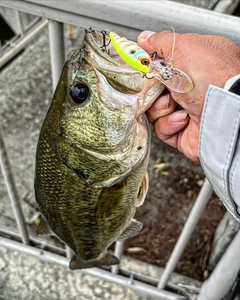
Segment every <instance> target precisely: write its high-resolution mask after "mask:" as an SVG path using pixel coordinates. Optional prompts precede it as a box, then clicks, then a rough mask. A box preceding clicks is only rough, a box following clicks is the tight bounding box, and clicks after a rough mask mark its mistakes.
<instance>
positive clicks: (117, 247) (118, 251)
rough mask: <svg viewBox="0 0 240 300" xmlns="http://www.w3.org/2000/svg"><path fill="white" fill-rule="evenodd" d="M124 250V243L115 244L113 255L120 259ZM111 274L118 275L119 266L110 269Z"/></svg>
mask: <svg viewBox="0 0 240 300" xmlns="http://www.w3.org/2000/svg"><path fill="white" fill-rule="evenodd" d="M123 250H124V241H121V242H118V241H117V242H116V243H115V247H114V254H115V255H116V256H117V257H118V258H119V259H120V258H121V256H122V254H123ZM111 271H112V273H113V274H118V272H119V265H114V266H112V268H111Z"/></svg>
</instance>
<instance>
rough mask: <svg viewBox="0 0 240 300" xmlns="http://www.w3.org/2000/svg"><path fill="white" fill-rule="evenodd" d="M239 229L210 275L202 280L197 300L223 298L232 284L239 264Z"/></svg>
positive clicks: (217, 299)
mask: <svg viewBox="0 0 240 300" xmlns="http://www.w3.org/2000/svg"><path fill="white" fill-rule="evenodd" d="M239 249H240V231H239V232H238V233H237V234H236V236H235V237H234V239H233V241H232V243H231V244H230V245H229V246H228V248H227V250H226V252H225V253H224V254H223V256H222V258H221V259H220V261H219V263H218V264H217V266H216V267H215V269H214V270H213V272H212V274H211V275H210V277H209V278H208V279H207V280H206V281H204V283H203V285H202V288H201V290H200V293H199V295H198V298H197V300H219V299H223V298H224V296H225V295H226V294H227V292H228V291H229V290H230V288H231V286H232V285H233V283H234V281H235V279H236V276H237V273H238V271H239V266H240V255H239Z"/></svg>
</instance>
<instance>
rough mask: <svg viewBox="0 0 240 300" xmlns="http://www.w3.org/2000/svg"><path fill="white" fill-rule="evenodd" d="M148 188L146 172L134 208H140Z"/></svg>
mask: <svg viewBox="0 0 240 300" xmlns="http://www.w3.org/2000/svg"><path fill="white" fill-rule="evenodd" d="M148 187H149V176H148V172H146V173H145V175H144V177H143V180H142V183H141V185H140V188H139V193H138V197H137V200H136V206H141V205H142V204H143V202H144V200H145V198H146V195H147V192H148Z"/></svg>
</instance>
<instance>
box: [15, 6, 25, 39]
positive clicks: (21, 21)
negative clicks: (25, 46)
mask: <svg viewBox="0 0 240 300" xmlns="http://www.w3.org/2000/svg"><path fill="white" fill-rule="evenodd" d="M21 14H22V13H21V12H20V11H16V17H17V20H18V23H19V27H20V33H21V36H23V35H24V33H25V29H24V25H23V19H22V15H21Z"/></svg>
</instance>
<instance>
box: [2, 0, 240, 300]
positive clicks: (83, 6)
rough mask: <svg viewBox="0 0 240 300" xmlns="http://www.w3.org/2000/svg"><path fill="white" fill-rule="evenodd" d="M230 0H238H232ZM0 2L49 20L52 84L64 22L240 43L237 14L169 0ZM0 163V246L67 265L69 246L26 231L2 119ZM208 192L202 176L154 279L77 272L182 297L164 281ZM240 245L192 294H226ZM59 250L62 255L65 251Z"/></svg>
mask: <svg viewBox="0 0 240 300" xmlns="http://www.w3.org/2000/svg"><path fill="white" fill-rule="evenodd" d="M238 2H239V1H238ZM235 3H237V2H236V1H235ZM56 4H57V5H56ZM151 4H152V5H151ZM0 6H4V7H8V8H12V9H16V10H19V11H24V12H27V13H31V14H34V15H37V16H39V17H44V18H47V19H48V21H47V20H44V21H43V22H42V24H41V25H40V26H42V27H45V26H46V24H47V23H48V28H49V39H50V41H49V44H50V52H51V66H52V79H53V89H54V88H55V87H56V84H57V82H58V79H59V76H60V72H61V69H62V66H63V63H64V61H65V52H64V44H63V40H64V39H63V35H64V32H63V23H68V24H74V25H77V26H80V27H83V28H88V27H89V26H90V25H91V26H93V27H94V28H96V29H103V28H111V30H114V31H116V32H118V33H119V34H121V33H123V31H124V36H126V37H127V38H131V39H133V38H136V36H137V34H138V33H139V32H140V31H142V30H145V29H146V28H147V29H149V30H155V31H156V30H157V31H160V30H163V29H167V28H168V24H169V23H171V26H173V27H175V28H178V31H179V32H199V33H205V34H218V35H224V36H226V37H228V38H230V39H232V40H234V41H235V42H236V43H237V44H238V45H240V35H239V28H240V20H239V19H238V18H236V17H232V16H229V15H225V14H220V13H216V12H212V11H207V10H203V9H198V8H195V7H190V6H185V5H181V4H178V3H172V2H170V1H158V2H156V1H146V2H145V1H127V2H125V1H124V2H122V1H107V2H105V1H81V0H79V1H70V0H69V1H50V0H49V1H39V0H32V1H28V0H25V1H19V0H7V1H6V0H0ZM116 11H117V14H116ZM180 12H181V13H180ZM126 24H127V25H126ZM202 24H205V26H204V28H203V27H202ZM42 29H43V28H41V30H42ZM41 30H37V31H35V32H32V35H34V36H35V35H36V34H38V33H39V32H40V31H41ZM32 37H33V36H32ZM32 37H31V38H32ZM30 40H31V39H30V38H28V39H26V40H25V41H24V42H23V44H24V45H26V43H28V42H29V41H30ZM21 47H22V45H21ZM0 163H1V168H2V171H3V174H4V178H5V183H6V186H7V189H8V194H9V197H10V200H11V203H12V207H13V210H14V215H15V219H16V221H17V225H18V230H19V234H16V233H13V232H10V231H7V230H4V229H1V228H0V233H3V234H4V236H7V237H1V238H0V246H4V247H7V248H10V249H12V250H17V251H21V252H24V253H27V254H30V255H33V256H36V257H38V258H40V259H42V260H45V261H48V262H54V263H57V264H60V265H63V266H65V267H68V264H69V257H71V251H70V250H69V249H66V251H65V250H63V249H59V248H57V247H54V246H51V245H48V244H46V243H41V242H39V241H36V240H34V239H33V238H32V237H31V236H29V234H28V231H27V229H26V225H25V221H24V216H23V213H22V210H21V204H20V200H19V196H18V194H17V189H16V185H15V182H14V178H13V174H12V172H11V166H10V163H9V159H8V155H7V150H6V146H5V143H4V138H3V132H2V129H1V124H0ZM211 194H212V187H211V185H210V184H209V182H208V180H207V179H205V182H204V185H203V186H202V189H201V191H200V193H199V195H198V197H197V199H196V201H195V204H194V206H193V208H192V210H191V212H190V214H189V216H188V219H187V221H186V223H185V226H184V228H183V230H182V232H181V235H180V237H179V239H178V242H177V243H176V245H175V248H174V250H173V252H172V254H171V256H170V259H169V261H168V263H167V265H166V268H165V269H164V271H163V274H162V276H161V278H160V279H159V280H156V279H153V278H150V277H147V276H144V275H142V274H133V273H132V272H130V271H128V270H123V269H121V268H120V267H118V266H117V267H116V266H114V267H112V268H109V269H99V268H93V269H86V270H83V271H82V272H85V273H88V274H91V275H94V276H97V277H99V278H102V279H105V280H108V281H111V282H115V283H118V284H120V285H122V286H126V287H129V288H131V289H133V290H135V291H139V292H144V293H147V294H149V295H151V296H154V297H156V298H160V299H172V300H173V299H187V298H186V297H185V296H181V295H180V294H179V293H180V292H182V291H183V290H184V289H183V288H181V287H176V286H175V287H174V289H172V288H171V285H170V284H168V280H169V277H170V276H171V274H172V272H173V271H174V269H175V268H176V265H177V262H178V261H179V258H180V257H181V255H182V253H183V251H184V249H185V246H186V244H187V242H188V241H189V239H190V237H191V235H192V233H193V231H194V228H195V226H196V224H197V223H198V220H199V219H200V217H201V214H202V212H203V211H204V209H205V207H206V205H207V203H208V201H209V199H210V197H211ZM8 237H9V238H8ZM10 238H11V239H10ZM239 246H240V233H238V234H237V235H236V237H235V239H234V241H233V242H232V244H231V245H230V247H229V248H228V250H227V251H226V253H225V255H224V257H223V258H222V260H221V261H220V262H219V264H218V266H217V267H216V268H215V270H214V271H213V273H212V274H211V276H210V278H209V279H208V280H207V281H206V282H204V284H203V286H202V288H201V290H200V293H199V296H198V298H197V299H199V300H206V299H211V300H214V299H215V300H219V299H221V298H222V297H223V296H224V295H225V294H226V291H227V290H228V289H229V286H230V284H232V283H233V281H234V278H235V276H236V275H237V272H238V268H239V266H240V256H239V257H236V258H235V261H234V264H233V261H232V259H231V258H232V255H233V254H234V253H236V249H239ZM122 252H123V244H122V243H116V246H115V254H116V255H117V256H119V257H121V255H122ZM57 253H58V254H57ZM63 255H65V257H64V256H63ZM226 269H231V272H229V274H228V273H227V272H226ZM223 270H224V272H225V278H222V276H221V275H222V271H223ZM230 273H231V274H230ZM226 277H227V278H226ZM225 281H226V282H227V283H226V282H225ZM216 287H217V288H216ZM192 299H193V298H192Z"/></svg>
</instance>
